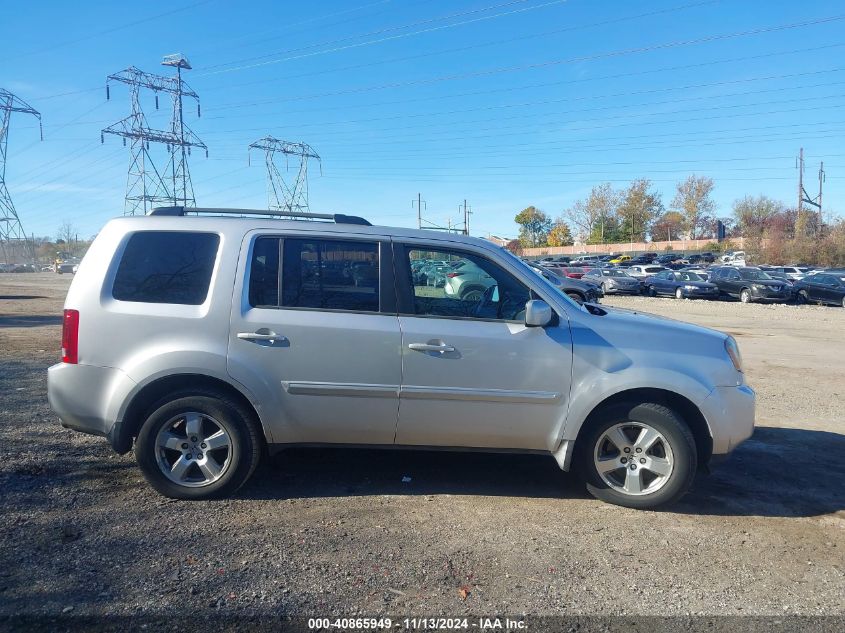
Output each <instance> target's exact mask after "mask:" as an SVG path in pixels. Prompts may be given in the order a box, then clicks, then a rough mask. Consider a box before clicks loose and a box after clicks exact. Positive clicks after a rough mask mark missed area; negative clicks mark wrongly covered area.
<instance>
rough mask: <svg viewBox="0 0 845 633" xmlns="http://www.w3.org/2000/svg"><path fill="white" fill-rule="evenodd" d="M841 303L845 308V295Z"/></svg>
mask: <svg viewBox="0 0 845 633" xmlns="http://www.w3.org/2000/svg"><path fill="white" fill-rule="evenodd" d="M841 305H842V307H843V308H845V296H843V297H842V303H841Z"/></svg>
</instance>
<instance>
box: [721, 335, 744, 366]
mask: <svg viewBox="0 0 845 633" xmlns="http://www.w3.org/2000/svg"><path fill="white" fill-rule="evenodd" d="M725 351H726V352H727V353H728V356H729V357H730V359H731V362H732V363H733V364H734V369H736V370H737V371H738V372H740V373H742V356H740V354H739V345H737V344H736V340H735V339H734V337H733V336H729V337H727V338H726V339H725Z"/></svg>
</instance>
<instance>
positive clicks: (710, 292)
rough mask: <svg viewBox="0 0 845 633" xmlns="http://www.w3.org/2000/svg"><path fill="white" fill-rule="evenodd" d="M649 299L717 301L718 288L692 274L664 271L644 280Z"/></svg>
mask: <svg viewBox="0 0 845 633" xmlns="http://www.w3.org/2000/svg"><path fill="white" fill-rule="evenodd" d="M645 285H646V292H648V295H649V296H650V297H657V296H660V295H669V296H674V297H675V298H676V299H695V298H698V299H718V298H719V288H718V286H716V284H711V283H709V282H707V281H705V280H704V279H703V278H702V277H700V276H698V275H696V274H695V273H693V272H688V271H677V270H664V271H663V272H661V273H657V274H656V275H653V276H651V277H649V278H648V279H646V280H645Z"/></svg>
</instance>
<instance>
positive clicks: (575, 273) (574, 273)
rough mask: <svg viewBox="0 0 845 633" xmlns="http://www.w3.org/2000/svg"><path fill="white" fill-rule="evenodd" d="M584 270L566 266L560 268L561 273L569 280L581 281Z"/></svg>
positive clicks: (578, 267) (579, 267)
mask: <svg viewBox="0 0 845 633" xmlns="http://www.w3.org/2000/svg"><path fill="white" fill-rule="evenodd" d="M585 270H586V269H584V268H582V267H581V266H566V267H565V268H562V269H561V271H562V272H563V274H564V276H565V277H569V278H570V279H581V277H583V276H584V272H585Z"/></svg>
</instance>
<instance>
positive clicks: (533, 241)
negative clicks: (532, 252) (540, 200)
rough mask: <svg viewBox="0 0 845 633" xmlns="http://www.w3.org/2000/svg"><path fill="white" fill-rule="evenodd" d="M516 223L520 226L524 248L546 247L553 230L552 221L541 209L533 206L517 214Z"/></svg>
mask: <svg viewBox="0 0 845 633" xmlns="http://www.w3.org/2000/svg"><path fill="white" fill-rule="evenodd" d="M514 222H516V223H517V224H519V242H520V244H522V245H523V246H524V247H527V248H536V247H537V246H545V245H546V241H547V239H548V236H549V231H550V230H551V228H552V220H551V218H549V216H547V215H546V214H545V213H543V212H542V211H540V209H538V208H536V207H534V206H531V207H528V208H526V209H523V210H522V211H520V212H519V213H517V214H516V217H515V218H514Z"/></svg>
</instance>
